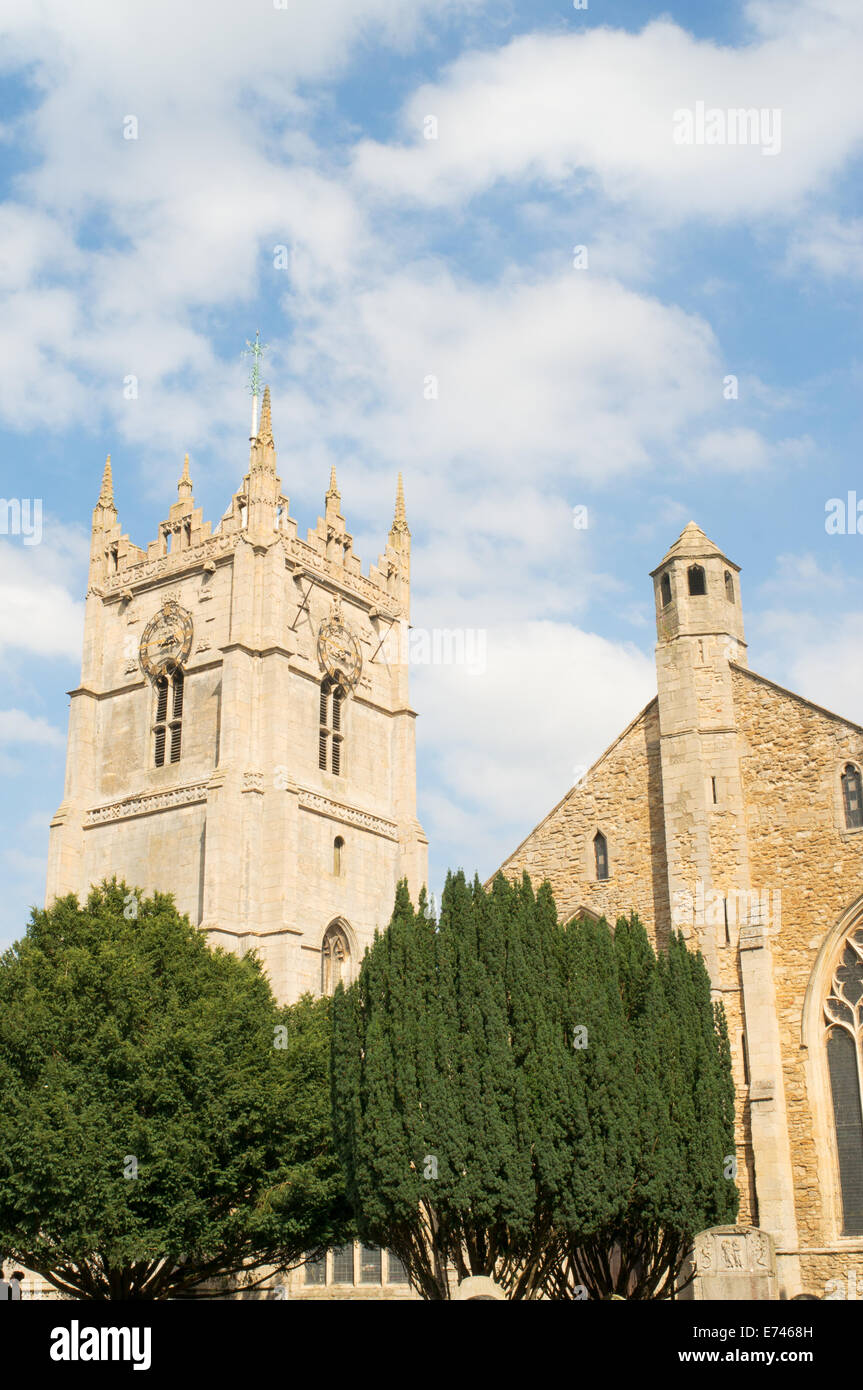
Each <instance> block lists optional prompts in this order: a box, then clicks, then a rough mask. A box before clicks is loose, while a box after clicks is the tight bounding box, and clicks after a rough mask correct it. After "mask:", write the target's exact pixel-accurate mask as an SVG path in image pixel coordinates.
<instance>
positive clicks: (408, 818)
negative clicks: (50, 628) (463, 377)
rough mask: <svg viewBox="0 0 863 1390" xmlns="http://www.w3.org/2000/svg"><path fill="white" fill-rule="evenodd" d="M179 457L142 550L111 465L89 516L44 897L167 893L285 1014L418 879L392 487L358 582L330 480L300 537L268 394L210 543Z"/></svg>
mask: <svg viewBox="0 0 863 1390" xmlns="http://www.w3.org/2000/svg"><path fill="white" fill-rule="evenodd" d="M192 486H193V485H192V480H191V478H190V476H189V460H188V455H187V456H186V459H185V461H184V463H183V468H182V474H181V477H180V479H179V482H178V487H177V501H176V502H175V503H173V504H172V506H171V507H170V509H169V512H168V517H167V518H166V520H165V521H163V522H162V523H161V524H160V526H159V528H158V535H157V537H156V539H155V540H154V541H151V542H150V544H149V545H148V546H147V548H146V550H142V549H139V547H137V546H136V545H134V544H132V543H131V542H130V540H129V538H128V536H126V535H124V534H123V533H122V530H121V527H120V525H119V522H118V517H117V511H116V507H115V505H114V495H113V478H112V471H111V462H110V458H109V459H108V462H107V463H106V465H105V472H104V476H103V480H102V488H101V491H100V493H99V498H98V502H97V505H96V508H95V510H94V512H93V528H92V543H91V550H90V570H89V581H88V588H87V600H86V608H85V630H84V650H83V660H82V668H81V681H80V684H79V686H78V687H77V689H75V690H74V691H72V692H71V708H70V716H69V739H68V750H67V764H66V782H65V790H64V797H63V802H62V804H61V806H60V807H59V809H58V811H57V813H56V815H55V816H54V819H53V820H52V822H51V844H50V851H49V867H48V883H47V899H48V901H49V902H51V901H53V899H54V898H56V897H59V896H62V895H63V894H66V893H69V892H76V893H77V894H78V895H79V896H80V897H83V896H85V895H86V893H87V890H88V888H89V886H90V885H91V884H93V883H96V882H99V881H100V880H101V879H103V878H106V877H107V878H110V877H112V876H113V875H115V874H116V876H117V877H118V878H121V879H125V880H126V882H127V883H128V884H129V885H130V887H138V888H140V889H141V890H143V891H144V892H145V893H150V892H152V891H153V890H154V889H160V890H163V891H170V892H172V893H173V894H174V896H175V899H176V902H177V906H178V907H179V909H180V910H181V911H182V912H185V913H188V915H189V918H190V920H191V921H192V922H193V923H195V924H197V925H198V926H200V927H201V929H202V930H204V931H206V932H207V934H208V936H209V939H210V940H211V942H212V943H213V944H219V945H222V946H224V947H226V948H228V949H232V950H236V951H239V952H243V951H246V950H250V949H254V950H256V951H257V952H258V953H259V955H260V956H261V959H262V960H263V963H264V965H265V967H266V969H267V972H268V974H269V977H270V980H271V983H272V986H273V989H274V991H275V993H276V995H277V997H278V998H279V999H280V1000H293V999H295V998H297V997H298V995H299V994H301V993H302V992H303V991H305V990H311V991H312V992H314V993H319V992H321V991H322V990H325V991H331V990H332V989H333V988H334V987H335V984H336V982H337V981H338V980H339V979H340V978H341V979H345V980H347V979H350V978H351V977H352V975H353V973H354V972H355V970H356V968H357V966H358V964H359V960H360V958H361V956H362V954H363V951H364V950H365V948H366V946H367V945H368V944H369V943H370V942H371V940H372V937H373V934H374V931H375V929H376V928H383V927H384V926H385V925H386V923H387V922H388V921H389V917H390V914H391V911H392V904H393V897H394V893H395V887H396V884H397V882H398V881H399V879H401V878H403V877H404V878H407V880H408V884H409V886H410V890H411V893H412V895H413V896H414V898H416V895H417V894H418V892H419V889H420V887H421V886H422V884H423V883H424V882H425V881H426V873H427V869H426V861H427V841H426V837H425V835H424V833H423V831H422V828H421V826H420V824H419V822H418V821H417V817H416V759H415V714H414V711H413V710H412V709H411V707H410V703H409V695H408V670H407V666H406V664H403V663H400V662H399V661H398V660H397V659H396V658H397V657H398V656H399V655H400V653H401V652H402V650H403V646H404V644H402V643H399V642H387V640H386V639H387V637H388V634H389V633H390V632H391V631H392V630H396V631H398V629H399V628H400V626H401V625H402V624H405V623H407V622H408V620H409V605H410V531H409V529H408V524H407V518H406V512H405V502H404V494H403V489H402V482H401V476H399V481H398V490H397V496H396V504H395V515H394V518H393V522H392V526H391V528H390V532H389V538H388V543H387V545H386V549H385V552H384V554H383V555H382V556H381V558H380V559H379V561H378V563H377V565H372V566H371V568H370V571H369V573H368V575H364V574H363V572H362V565H361V563H360V560H359V558H358V557H357V556H356V555H355V554H354V551H353V542H352V539H351V536H350V534H349V533H348V531H347V526H346V523H345V519H344V517H343V515H342V511H341V495H340V493H339V488H338V483H337V480H336V475H335V469H333V471H332V474H331V477H330V484H329V488H328V490H327V493H326V497H325V502H324V515H323V516H322V517H320V518H319V520H318V523H317V527H316V528H314V529H313V530H310V531H309V532H308V534H307V537H306V539H305V540H302V539H300V537H299V536H298V534H297V523H296V521H295V520H293V519H292V518H291V516H290V512H289V502H288V498H287V497H286V496H285V495H284V492H283V490H282V483H281V480H280V478H279V476H278V472H277V462H276V450H275V444H274V440H273V432H272V418H271V403H270V392H269V388H267V389H266V390H265V392H264V397H263V403H262V407H261V416H260V423H259V424H258V423H257V421H256V411H255V414H253V437H252V439H251V449H250V458H249V468H248V471H247V473H246V475H245V477H244V479H243V481H242V484H241V486H240V488H239V490H238V491H237V492H236V493H235V494H234V496H233V498H232V500H231V504H230V506H229V507H228V510H227V511H226V513H225V515H224V516H223V517H222V519H221V521H220V522H219V523H218V525H217V526H216V527H215V529H214V530H211V527H210V523H209V522H204V521H203V518H202V513H201V511H200V509H198V508H196V507H195V504H194V498H193V495H192Z"/></svg>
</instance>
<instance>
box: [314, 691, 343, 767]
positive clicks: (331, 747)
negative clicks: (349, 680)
mask: <svg viewBox="0 0 863 1390" xmlns="http://www.w3.org/2000/svg"><path fill="white" fill-rule="evenodd" d="M344 698H345V692H344V690H343V689H342V687H341V686H340V685H337V684H336V682H335V681H333V680H330V678H329V676H328V677H327V678H326V679H325V680H324V682H323V684H322V685H321V707H320V718H319V727H318V767H319V768H321V769H322V771H324V772H332V773H334V774H335V775H336V776H337V777H339V776H341V773H342V755H343V752H344V749H343V747H342V745H343V742H344V732H343V730H342V704H343V703H344Z"/></svg>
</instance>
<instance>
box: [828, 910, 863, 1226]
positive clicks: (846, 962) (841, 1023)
mask: <svg viewBox="0 0 863 1390" xmlns="http://www.w3.org/2000/svg"><path fill="white" fill-rule="evenodd" d="M824 1015H825V1019H826V1028H825V1043H826V1048H827V1067H828V1071H829V1074H830V1089H831V1093H832V1098H833V1123H834V1127H835V1135H836V1150H837V1154H838V1158H839V1187H840V1190H841V1194H842V1216H843V1223H842V1234H843V1235H846V1236H859V1235H863V925H861V926H857V927H856V928H854V929H853V930H852V931H851V932H850V933H849V935H848V936H847V937H846V939H845V944H844V946H843V948H842V952H841V955H840V957H839V962H838V964H837V966H836V969H835V971H834V973H833V979H832V982H831V986H830V991H829V993H828V996H827V998H826V1000H825V1001H824Z"/></svg>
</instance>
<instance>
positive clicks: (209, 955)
mask: <svg viewBox="0 0 863 1390" xmlns="http://www.w3.org/2000/svg"><path fill="white" fill-rule="evenodd" d="M329 1063H330V1030H329V1015H328V1001H326V1000H320V1001H312V1000H311V999H308V998H307V999H304V1000H302V1001H300V1003H299V1004H297V1005H294V1006H293V1007H291V1008H287V1009H279V1008H278V1007H277V1006H276V1004H275V1002H274V1000H273V997H272V994H271V991H270V988H269V985H268V983H267V980H266V978H265V977H264V975H263V972H262V970H261V967H260V965H259V964H258V962H257V961H256V960H255V959H254V958H253V957H249V956H247V957H245V958H244V959H242V960H239V959H237V958H236V957H234V956H233V955H229V954H226V953H225V952H223V951H212V950H210V949H209V947H208V946H207V944H206V940H205V938H204V937H203V936H202V934H201V933H200V932H199V931H197V930H196V929H195V928H194V927H192V926H190V924H189V921H188V919H187V918H185V917H181V916H180V915H179V914H178V913H177V911H176V909H175V908H174V905H173V901H172V899H171V898H170V897H169V896H166V895H163V894H159V893H157V894H155V895H154V897H152V898H145V897H143V896H141V895H140V894H137V893H131V892H130V891H129V890H128V888H127V887H126V885H125V884H118V883H117V882H116V881H113V882H111V883H105V884H103V885H102V886H101V888H99V889H94V890H93V891H92V892H91V893H90V896H89V898H88V900H87V903H86V905H85V906H84V907H82V906H80V905H79V903H78V901H77V899H76V898H75V897H73V896H70V897H68V898H64V899H61V900H59V901H58V902H56V903H55V904H54V905H53V906H52V907H51V908H49V909H48V910H46V911H34V913H33V916H32V922H31V924H30V926H29V928H28V930H27V933H26V935H25V936H24V938H23V939H22V940H21V941H20V942H18V943H17V944H16V946H14V947H13V948H12V949H11V950H9V951H7V952H6V953H5V954H4V955H3V956H2V957H0V1246H2V1247H3V1248H4V1249H5V1250H7V1251H8V1252H9V1254H10V1255H11V1256H13V1257H14V1258H15V1259H16V1260H17V1261H18V1262H20V1263H21V1264H23V1265H25V1266H27V1267H28V1268H30V1269H33V1270H35V1271H37V1272H38V1273H40V1274H41V1275H43V1276H44V1277H45V1278H46V1279H47V1280H48V1281H49V1282H50V1283H51V1284H53V1285H54V1287H56V1288H57V1289H60V1290H61V1291H63V1292H65V1293H69V1294H71V1295H73V1296H75V1297H80V1298H91V1299H145V1298H148V1299H157V1298H169V1297H176V1296H180V1295H183V1294H185V1293H188V1292H189V1291H191V1290H195V1289H200V1286H201V1285H202V1284H205V1283H211V1282H212V1281H220V1280H226V1279H240V1280H242V1281H245V1283H246V1284H247V1285H249V1286H251V1285H254V1284H255V1283H258V1282H260V1281H261V1280H262V1279H263V1278H264V1277H266V1276H265V1274H264V1273H263V1271H264V1269H265V1268H266V1267H270V1269H272V1268H275V1269H285V1268H287V1267H289V1266H290V1265H293V1264H296V1263H298V1262H299V1261H300V1260H301V1259H302V1258H303V1257H304V1255H305V1254H307V1253H317V1252H319V1251H320V1250H321V1249H323V1248H326V1247H327V1246H328V1245H331V1244H334V1243H339V1242H341V1241H343V1240H344V1239H345V1238H346V1236H348V1235H349V1234H350V1226H349V1223H348V1219H347V1205H346V1199H345V1193H344V1185H343V1180H342V1177H341V1172H340V1168H339V1165H338V1163H337V1161H336V1159H335V1157H334V1153H333V1150H332V1144H331V1131H330V1122H331V1121H330V1117H331V1112H330V1097H329Z"/></svg>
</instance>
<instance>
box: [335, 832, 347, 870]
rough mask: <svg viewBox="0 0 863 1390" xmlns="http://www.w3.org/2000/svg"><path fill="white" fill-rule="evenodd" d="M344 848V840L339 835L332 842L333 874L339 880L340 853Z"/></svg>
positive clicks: (340, 868)
mask: <svg viewBox="0 0 863 1390" xmlns="http://www.w3.org/2000/svg"><path fill="white" fill-rule="evenodd" d="M344 848H345V842H344V840H343V839H342V837H341V835H337V836H336V838H335V839H334V840H333V873H334V874H335V876H336V878H341V876H342V862H343V861H342V852H343V850H344Z"/></svg>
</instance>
